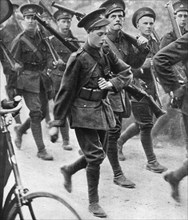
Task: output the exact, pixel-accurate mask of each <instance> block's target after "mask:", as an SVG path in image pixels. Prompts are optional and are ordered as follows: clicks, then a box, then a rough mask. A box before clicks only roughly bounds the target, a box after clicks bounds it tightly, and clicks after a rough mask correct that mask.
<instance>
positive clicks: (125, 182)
mask: <svg viewBox="0 0 188 220" xmlns="http://www.w3.org/2000/svg"><path fill="white" fill-rule="evenodd" d="M114 183H115V184H117V185H119V186H122V187H125V188H130V189H131V188H135V186H136V185H135V183H133V182H132V181H131V180H129V179H127V178H126V177H125V176H124V174H122V175H121V176H118V177H114Z"/></svg>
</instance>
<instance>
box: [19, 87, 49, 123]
mask: <svg viewBox="0 0 188 220" xmlns="http://www.w3.org/2000/svg"><path fill="white" fill-rule="evenodd" d="M22 96H23V97H24V100H25V104H26V106H27V107H28V109H29V111H30V113H29V115H30V118H31V120H35V119H36V120H42V119H44V118H45V116H46V113H47V105H48V98H47V94H46V93H45V92H44V90H42V91H41V92H40V93H33V92H28V91H22Z"/></svg>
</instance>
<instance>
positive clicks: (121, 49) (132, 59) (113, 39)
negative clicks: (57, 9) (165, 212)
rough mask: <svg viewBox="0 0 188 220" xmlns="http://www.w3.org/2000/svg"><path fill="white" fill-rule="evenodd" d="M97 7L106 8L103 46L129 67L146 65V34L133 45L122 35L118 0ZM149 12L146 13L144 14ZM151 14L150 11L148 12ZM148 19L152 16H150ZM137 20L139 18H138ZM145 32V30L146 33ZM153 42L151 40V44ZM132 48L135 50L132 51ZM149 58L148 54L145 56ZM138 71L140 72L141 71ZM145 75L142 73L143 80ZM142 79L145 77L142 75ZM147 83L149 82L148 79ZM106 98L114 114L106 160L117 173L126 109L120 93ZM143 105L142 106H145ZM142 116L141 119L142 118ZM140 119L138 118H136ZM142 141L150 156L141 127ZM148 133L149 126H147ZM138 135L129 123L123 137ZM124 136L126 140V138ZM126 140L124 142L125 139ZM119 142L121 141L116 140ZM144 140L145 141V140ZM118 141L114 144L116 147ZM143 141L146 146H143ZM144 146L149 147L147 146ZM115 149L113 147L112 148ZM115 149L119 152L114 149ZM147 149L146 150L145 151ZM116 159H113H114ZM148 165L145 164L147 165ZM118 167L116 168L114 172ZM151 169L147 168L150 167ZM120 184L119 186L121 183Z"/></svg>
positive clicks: (122, 5) (122, 6)
mask: <svg viewBox="0 0 188 220" xmlns="http://www.w3.org/2000/svg"><path fill="white" fill-rule="evenodd" d="M100 7H105V8H106V17H107V18H108V20H109V21H110V24H109V28H108V33H107V43H108V44H109V45H110V47H111V48H112V50H113V51H114V52H115V53H116V55H118V57H119V58H120V59H122V60H123V61H124V62H126V63H128V64H129V65H130V66H131V67H132V68H135V69H137V68H139V67H141V66H142V65H143V63H144V61H145V60H146V61H145V65H146V63H149V61H150V59H146V56H147V54H148V52H149V46H150V45H149V46H148V40H149V39H147V38H148V36H147V35H148V33H146V35H145V34H140V35H139V36H138V39H137V41H136V40H135V41H136V42H135V41H134V45H133V38H132V37H131V38H130V36H129V35H127V34H126V33H124V32H123V31H122V25H123V19H124V17H125V3H124V2H123V1H122V0H118V1H115V0H107V1H105V2H104V3H103V4H102V5H101V6H100ZM142 12H143V15H145V14H146V13H145V14H144V12H145V11H144V10H143V11H142V10H140V11H139V12H138V14H136V19H137V20H136V21H134V23H133V25H135V22H136V23H137V21H138V20H139V16H140V14H142ZM148 13H149V12H148ZM150 14H151V12H150ZM151 16H154V15H153V14H152V15H151ZM140 18H141V17H140ZM151 19H152V22H154V19H153V18H151ZM146 32H147V31H146ZM152 43H153V41H152ZM149 44H151V41H150V42H149ZM135 46H136V48H135ZM156 46H157V45H156V43H155V44H154V45H153V50H154V51H152V53H153V52H155V51H156V50H157V49H158V46H157V48H156ZM149 56H151V54H150V55H148V57H149ZM141 70H142V69H141ZM139 71H140V69H139V70H137V71H133V74H134V76H136V74H138V72H139ZM144 76H145V75H144V74H143V77H144ZM145 78H146V76H145ZM150 80H151V76H150ZM148 81H149V79H148ZM109 99H110V102H111V104H112V108H113V111H114V114H115V116H116V127H115V128H113V129H112V130H111V131H110V132H109V148H108V158H109V160H110V161H111V165H112V167H113V170H114V171H117V170H120V166H119V162H118V156H116V155H117V151H118V154H119V158H120V159H121V160H125V156H124V155H123V153H122V147H123V144H120V141H119V140H118V138H119V137H120V132H121V124H122V117H123V114H124V112H123V111H124V109H125V108H126V106H124V105H123V101H122V100H124V99H125V95H124V94H122V93H119V94H113V93H111V94H109ZM145 103H147V101H146V100H145ZM145 103H144V104H143V105H144V106H145V105H146V104H145ZM143 117H144V116H143ZM139 120H141V119H139ZM143 130H144V131H143V132H142V134H143V136H142V137H143V140H144V141H145V142H144V149H145V151H147V155H148V154H150V152H152V145H151V144H150V142H149V141H151V139H149V140H148V139H147V138H148V137H149V135H150V131H149V128H148V129H147V131H146V129H144V128H143ZM150 130H151V127H150ZM138 132H139V126H138V124H136V123H134V124H131V125H130V127H129V130H128V133H126V136H129V137H130V135H131V136H134V135H136V134H138ZM146 133H147V137H146ZM129 137H128V138H129ZM128 138H127V139H128ZM120 139H122V138H120ZM146 139H147V140H148V141H147V140H146ZM117 142H118V144H117ZM146 142H147V143H146ZM148 144H150V145H149V146H148ZM115 146H116V147H115ZM117 148H119V150H118V149H117ZM147 148H148V149H147ZM115 156H116V158H115ZM154 157H155V156H154V154H153V153H152V155H151V154H150V158H149V159H148V161H149V162H150V163H152V165H153V166H154V162H155V161H154V159H155V158H154ZM155 165H156V166H158V167H159V164H156V163H155ZM148 166H149V165H148ZM118 167H119V169H118ZM150 167H151V166H150ZM121 183H122V184H121ZM119 185H122V186H123V185H124V184H123V181H119Z"/></svg>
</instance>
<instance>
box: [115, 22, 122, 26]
mask: <svg viewBox="0 0 188 220" xmlns="http://www.w3.org/2000/svg"><path fill="white" fill-rule="evenodd" d="M116 25H119V26H122V24H121V23H119V22H118V23H116V24H115V25H114V26H116Z"/></svg>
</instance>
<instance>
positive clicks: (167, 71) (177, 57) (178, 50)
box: [154, 33, 188, 202]
mask: <svg viewBox="0 0 188 220" xmlns="http://www.w3.org/2000/svg"><path fill="white" fill-rule="evenodd" d="M187 46H188V33H186V34H184V35H183V36H182V37H181V38H179V39H177V40H176V41H175V42H173V43H171V44H169V45H168V46H166V47H164V48H163V49H161V50H160V51H159V52H158V53H157V54H156V55H155V57H154V67H155V69H156V73H157V75H158V77H159V79H160V81H161V84H162V86H163V88H164V90H165V92H166V93H170V92H173V96H174V99H173V102H174V103H176V104H177V105H178V106H179V108H180V109H181V112H182V116H183V122H184V125H185V131H186V138H187V139H188V80H186V81H185V83H184V85H181V84H180V83H179V81H178V77H177V74H176V73H175V72H174V71H173V68H172V66H173V65H174V64H176V63H178V62H179V61H182V62H183V63H184V64H185V65H186V66H187V57H188V47H187ZM186 78H187V79H188V72H186ZM187 158H188V152H187ZM187 175H188V159H186V160H185V161H184V163H183V164H182V166H180V167H179V168H178V169H176V170H174V171H171V172H169V173H167V174H166V175H165V176H164V178H165V180H166V181H167V182H168V183H169V184H170V186H171V188H172V194H171V195H172V197H173V198H174V199H175V200H176V201H177V202H179V201H180V197H179V183H180V181H181V180H182V179H183V178H184V177H185V176H187Z"/></svg>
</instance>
